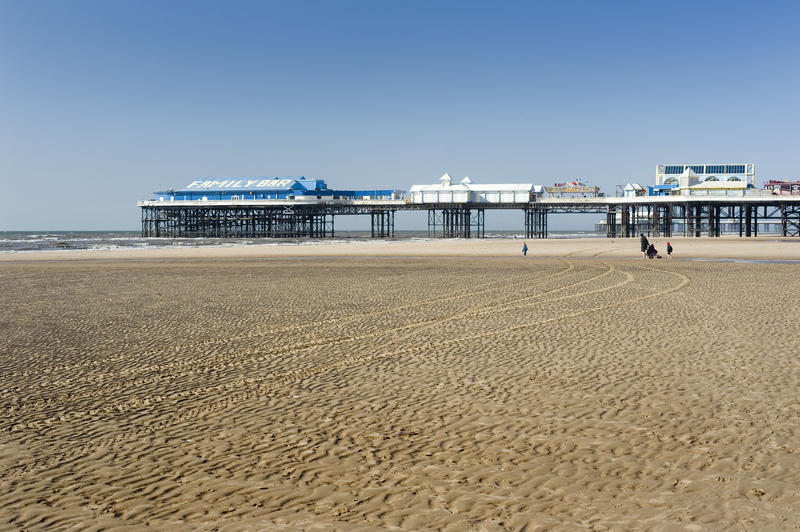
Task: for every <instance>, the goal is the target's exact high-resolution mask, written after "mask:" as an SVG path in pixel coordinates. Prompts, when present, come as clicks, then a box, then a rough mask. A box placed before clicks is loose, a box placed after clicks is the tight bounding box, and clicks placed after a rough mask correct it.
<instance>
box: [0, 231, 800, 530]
mask: <svg viewBox="0 0 800 532" xmlns="http://www.w3.org/2000/svg"><path fill="white" fill-rule="evenodd" d="M627 244H628V245H630V244H631V243H630V242H628V243H627ZM587 253H588V252H587ZM589 254H590V255H596V253H593V252H592V253H589ZM797 268H798V266H797V265H796V264H731V263H711V262H687V261H679V260H672V261H667V260H661V261H638V260H619V259H614V260H603V257H602V256H599V257H597V258H594V259H584V258H576V257H574V256H567V257H564V258H535V257H534V258H531V257H529V258H528V259H527V260H524V259H522V258H521V257H517V256H513V257H502V258H492V257H451V258H447V257H427V258H426V257H418V258H409V259H402V258H390V257H384V258H344V257H339V258H322V257H320V258H307V259H302V260H298V259H276V260H268V261H259V260H239V259H235V260H234V259H227V260H221V259H220V260H185V261H181V260H166V261H143V262H41V263H35V264H2V265H0V281H1V282H2V287H3V290H2V294H0V302H2V308H3V309H4V312H3V314H2V317H0V330H2V335H1V337H0V408H2V412H3V415H2V417H0V528H3V529H6V528H24V529H45V528H54V527H55V528H68V527H78V528H81V529H83V528H96V529H100V528H107V529H111V528H114V527H117V526H129V527H131V528H132V529H141V528H145V527H146V526H149V527H152V529H156V530H165V529H166V530H170V529H172V530H184V529H186V530H189V529H192V530H194V529H198V528H201V529H212V528H214V527H219V528H221V529H225V530H231V529H233V530H268V529H291V530H296V529H308V530H317V529H318V530H329V529H334V528H338V529H346V530H352V529H363V530H371V529H375V530H377V529H392V528H401V529H409V530H411V529H413V530H419V529H424V528H442V529H448V530H466V529H473V530H504V529H512V530H522V529H525V530H551V529H555V530H573V529H576V528H580V527H586V528H594V529H597V530H605V529H618V530H628V529H654V530H726V529H742V530H795V529H796V527H797V524H798V522H800V494H799V493H798V486H799V485H800V459H799V458H798V452H800V435H799V434H798V424H797V420H798V419H800V415H799V414H800V412H799V411H798V410H799V408H798V405H800V391H799V390H800V387H798V384H799V380H800V379H798V377H800V371H799V368H798V351H800V345H798V344H800V342H798V333H797V331H798V321H799V319H798V315H800V314H798V310H800V309H798V301H797V298H796V294H797V293H800V277H799V276H798V275H797Z"/></svg>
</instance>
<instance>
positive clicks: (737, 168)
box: [725, 164, 744, 174]
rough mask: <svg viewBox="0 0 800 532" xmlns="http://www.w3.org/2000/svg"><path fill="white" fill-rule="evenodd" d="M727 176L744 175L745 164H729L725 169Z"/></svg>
mask: <svg viewBox="0 0 800 532" xmlns="http://www.w3.org/2000/svg"><path fill="white" fill-rule="evenodd" d="M725 173H726V174H743V173H744V165H743V164H729V165H727V166H726V167H725Z"/></svg>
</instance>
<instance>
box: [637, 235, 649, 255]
mask: <svg viewBox="0 0 800 532" xmlns="http://www.w3.org/2000/svg"><path fill="white" fill-rule="evenodd" d="M639 241H640V242H641V244H642V245H641V246H640V247H641V248H642V260H644V259H646V258H647V247H648V246H649V245H650V242H648V241H647V237H646V236H644V233H639Z"/></svg>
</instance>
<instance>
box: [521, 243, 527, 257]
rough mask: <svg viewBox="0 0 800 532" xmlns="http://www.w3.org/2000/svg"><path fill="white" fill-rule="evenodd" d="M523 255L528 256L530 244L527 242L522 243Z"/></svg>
mask: <svg viewBox="0 0 800 532" xmlns="http://www.w3.org/2000/svg"><path fill="white" fill-rule="evenodd" d="M522 256H523V257H527V256H528V244H526V243H525V242H523V243H522Z"/></svg>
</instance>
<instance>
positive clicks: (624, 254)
mask: <svg viewBox="0 0 800 532" xmlns="http://www.w3.org/2000/svg"><path fill="white" fill-rule="evenodd" d="M650 240H651V241H652V242H653V243H654V244H655V245H656V248H657V249H659V252H660V253H661V254H662V256H663V257H664V259H662V260H668V259H667V258H666V253H664V252H663V251H664V249H663V248H665V247H666V242H667V241H670V242H672V245H673V247H674V248H675V252H674V254H673V256H674V259H691V260H720V259H731V260H736V259H738V260H770V261H800V245H794V244H800V239H796V238H793V237H778V236H768V237H767V236H764V237H755V238H753V237H751V238H748V239H744V238H742V237H737V236H733V237H718V238H707V237H700V238H686V237H670V238H651V239H650ZM522 242H527V244H528V248H529V251H528V260H531V259H534V260H535V259H536V258H537V257H540V258H545V257H547V258H554V257H571V258H609V259H612V258H613V259H640V257H641V255H640V253H639V249H638V246H639V242H638V239H636V238H627V239H620V238H615V239H607V238H596V237H589V238H569V239H523V238H504V239H497V238H495V239H433V238H431V239H425V238H420V239H416V238H415V239H409V240H406V239H403V240H386V239H376V240H374V241H370V240H367V241H364V240H357V241H327V240H320V241H311V242H309V241H303V242H297V243H294V242H280V243H268V244H246V245H230V244H221V245H197V246H180V247H163V248H131V249H122V248H121V249H76V250H31V251H13V252H2V253H0V263H3V262H5V263H23V262H50V261H58V262H61V261H79V262H80V261H93V262H94V261H112V262H113V261H130V260H180V259H259V258H285V259H288V258H305V257H328V258H331V257H359V258H368V257H393V258H414V257H504V256H505V257H516V256H518V257H520V258H521V253H520V250H519V249H518V248H520V247H521V245H522Z"/></svg>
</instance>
